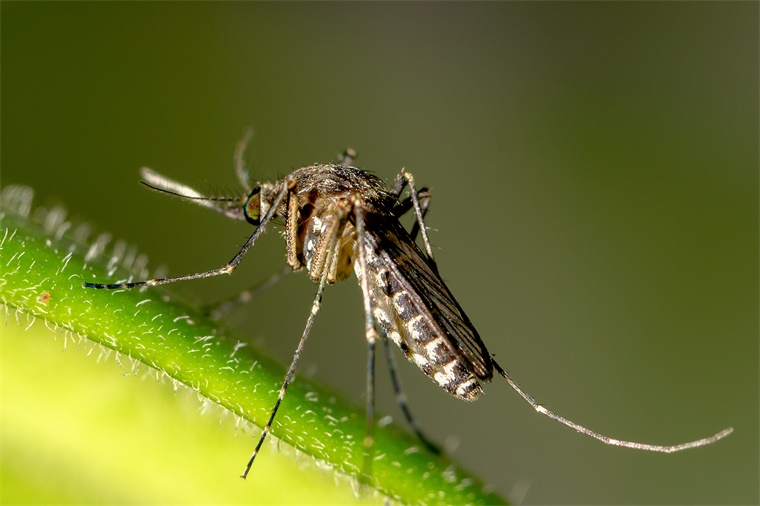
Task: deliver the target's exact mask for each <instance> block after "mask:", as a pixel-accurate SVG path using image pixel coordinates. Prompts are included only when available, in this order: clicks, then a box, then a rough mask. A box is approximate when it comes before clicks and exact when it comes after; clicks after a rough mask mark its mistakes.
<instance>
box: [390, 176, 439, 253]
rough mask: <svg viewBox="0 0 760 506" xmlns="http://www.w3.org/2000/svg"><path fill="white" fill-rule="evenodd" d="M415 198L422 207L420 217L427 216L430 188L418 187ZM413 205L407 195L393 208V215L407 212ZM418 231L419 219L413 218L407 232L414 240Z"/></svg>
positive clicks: (398, 215)
mask: <svg viewBox="0 0 760 506" xmlns="http://www.w3.org/2000/svg"><path fill="white" fill-rule="evenodd" d="M417 198H418V199H419V200H420V209H422V217H423V218H424V217H425V216H427V212H428V206H430V198H431V195H430V190H428V189H427V188H420V189H419V191H418V192H417ZM413 206H414V203H413V202H412V197H407V198H405V199H404V200H403V201H401V202H399V203H398V204H397V205H396V207H394V208H393V215H394V216H396V217H397V218H398V217H400V216H403V215H404V214H406V213H408V212H409V210H410V209H412V208H413ZM419 233H420V223H419V221H417V220H415V221H414V225H412V231H411V232H409V236H410V237H411V238H412V240H413V241H414V240H416V239H417V234H419Z"/></svg>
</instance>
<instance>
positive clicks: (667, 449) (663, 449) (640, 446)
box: [491, 359, 734, 453]
mask: <svg viewBox="0 0 760 506" xmlns="http://www.w3.org/2000/svg"><path fill="white" fill-rule="evenodd" d="M491 362H492V363H493V367H494V369H496V371H497V372H498V373H499V374H501V375H502V376H504V379H505V380H507V383H509V386H511V387H512V388H513V389H514V390H515V392H517V393H518V394H520V397H522V398H523V399H525V401H526V402H527V403H528V404H530V405H531V406H533V409H535V410H536V411H538V412H539V413H541V414H542V415H545V416H548V417H549V418H551V419H552V420H555V421H557V422H559V423H561V424H563V425H566V426H568V427H570V428H571V429H575V430H576V431H578V432H580V433H581V434H584V435H586V436H589V437H592V438H594V439H597V440H599V441H601V442H602V443H604V444H607V445H612V446H622V447H625V448H633V449H635V450H645V451H649V452H659V453H674V452H680V451H681V450H688V449H689V448H698V447H700V446H706V445H709V444H712V443H714V442H716V441H718V440H720V439H723V438H724V437H726V436H728V435H729V434H731V433H732V432H733V431H734V428H733V427H729V428H727V429H724V430H722V431H720V432H718V433H717V434H715V435H714V436H710V437H706V438H702V439H697V440H696V441H689V442H687V443H681V444H677V445H653V444H648V443H636V442H633V441H621V440H620V439H614V438H611V437H607V436H603V435H602V434H599V433H597V432H594V431H592V430H589V429H587V428H586V427H584V426H582V425H578V424H577V423H575V422H573V421H571V420H568V419H567V418H565V417H562V416H560V415H558V414H556V413H554V412H553V411H549V410H548V409H547V408H546V407H544V406H542V405H541V404H539V403H538V402H536V399H534V398H533V397H532V396H531V395H530V394H529V393H528V392H526V391H525V390H523V389H522V387H521V386H520V385H519V384H518V383H517V382H516V381H515V380H513V379H512V376H510V375H509V373H508V372H507V371H505V370H504V369H502V368H501V366H500V365H499V364H498V363H496V361H495V360H493V359H491Z"/></svg>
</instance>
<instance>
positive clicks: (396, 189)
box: [391, 169, 438, 272]
mask: <svg viewBox="0 0 760 506" xmlns="http://www.w3.org/2000/svg"><path fill="white" fill-rule="evenodd" d="M407 185H408V186H409V193H410V194H411V199H412V207H413V208H414V214H415V216H416V217H417V225H418V226H419V231H420V233H421V234H422V243H423V245H424V246H425V252H426V253H427V255H428V258H429V259H430V261H431V263H432V265H433V267H434V268H435V270H436V272H438V266H437V265H436V263H435V257H434V256H433V249H432V248H431V247H430V239H428V234H427V228H426V227H425V218H424V213H423V212H422V206H421V205H420V198H419V192H418V191H417V187H416V186H415V184H414V177H413V176H412V175H411V174H410V173H409V172H407V171H406V170H404V169H402V170H401V172H400V173H399V175H398V176H397V177H396V184H395V185H394V186H393V189H392V190H391V195H394V196H395V197H396V198H398V197H399V195H401V192H402V191H404V188H405V187H406V186H407ZM429 200H430V198H429V194H428V201H429ZM426 208H427V206H426ZM413 231H414V229H413ZM415 235H416V234H415Z"/></svg>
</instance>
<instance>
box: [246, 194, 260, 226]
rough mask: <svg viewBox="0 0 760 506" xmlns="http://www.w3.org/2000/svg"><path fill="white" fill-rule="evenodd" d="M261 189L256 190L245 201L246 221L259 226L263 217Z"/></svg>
mask: <svg viewBox="0 0 760 506" xmlns="http://www.w3.org/2000/svg"><path fill="white" fill-rule="evenodd" d="M260 191H261V190H260V189H259V188H255V189H254V190H253V191H252V192H251V194H250V195H249V196H248V200H246V201H245V208H244V210H245V219H246V220H248V223H250V224H251V225H258V224H259V218H260V217H261V200H260V198H259V193H260Z"/></svg>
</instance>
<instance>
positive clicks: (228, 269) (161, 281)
mask: <svg viewBox="0 0 760 506" xmlns="http://www.w3.org/2000/svg"><path fill="white" fill-rule="evenodd" d="M290 186H291V185H290V184H289V183H288V181H287V180H286V181H284V182H283V185H282V189H281V190H280V192H279V193H278V194H277V196H276V197H275V198H274V200H273V201H272V205H271V207H270V208H269V210H268V211H267V213H266V214H265V215H264V217H263V218H262V219H261V223H260V224H259V226H258V227H257V228H256V230H254V231H253V234H251V236H250V237H249V238H248V240H247V241H246V242H245V244H243V247H242V248H240V251H238V252H237V254H236V255H235V256H234V257H233V258H232V260H230V261H229V262H227V264H225V265H224V266H223V267H220V268H218V269H211V270H209V271H204V272H196V273H195V274H186V275H184V276H176V277H173V278H157V279H148V280H145V281H135V282H128V283H113V284H103V283H88V282H85V283H83V286H84V287H85V288H95V289H96V290H121V289H126V290H129V289H132V288H139V287H143V286H157V285H166V284H169V283H175V282H177V281H188V280H191V279H203V278H211V277H214V276H219V275H222V274H232V272H233V271H234V270H235V269H236V268H237V266H238V264H239V263H240V261H241V260H242V259H243V256H245V254H246V253H247V252H248V250H249V249H250V248H251V246H253V243H255V242H256V239H257V238H258V237H259V236H260V235H261V234H262V233H263V232H264V228H265V227H266V225H267V223H269V222H270V221H271V220H272V218H273V217H274V214H275V213H276V212H277V208H278V207H279V205H280V203H281V202H282V200H283V199H284V198H285V196H286V195H287V194H288V192H290V191H291V188H290Z"/></svg>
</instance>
